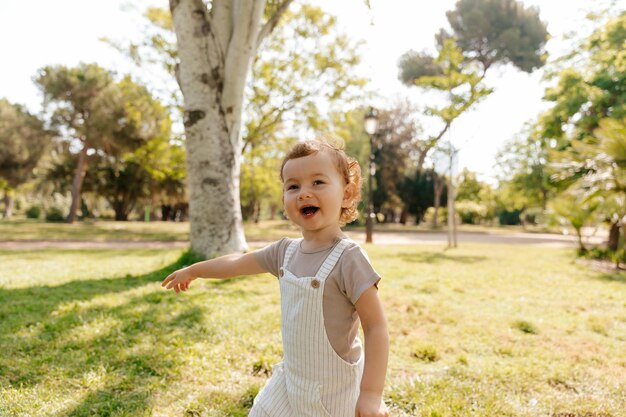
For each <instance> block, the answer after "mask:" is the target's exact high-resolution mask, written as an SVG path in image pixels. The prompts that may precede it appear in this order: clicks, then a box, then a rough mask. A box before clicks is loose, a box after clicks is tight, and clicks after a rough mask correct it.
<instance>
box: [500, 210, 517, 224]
mask: <svg viewBox="0 0 626 417" xmlns="http://www.w3.org/2000/svg"><path fill="white" fill-rule="evenodd" d="M521 212H522V211H521V210H512V211H508V210H500V211H498V221H499V222H500V224H501V225H502V226H513V225H518V224H520V223H521V221H520V217H519V216H520V214H521Z"/></svg>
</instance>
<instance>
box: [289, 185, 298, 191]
mask: <svg viewBox="0 0 626 417" xmlns="http://www.w3.org/2000/svg"><path fill="white" fill-rule="evenodd" d="M297 189H298V186H297V185H295V184H291V185H289V186H287V190H297Z"/></svg>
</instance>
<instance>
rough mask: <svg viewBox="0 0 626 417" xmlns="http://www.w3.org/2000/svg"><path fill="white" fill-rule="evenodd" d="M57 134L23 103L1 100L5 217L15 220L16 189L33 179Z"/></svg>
mask: <svg viewBox="0 0 626 417" xmlns="http://www.w3.org/2000/svg"><path fill="white" fill-rule="evenodd" d="M53 135H54V132H52V131H51V130H48V129H46V127H45V126H44V122H43V121H42V120H41V119H39V118H38V117H37V116H34V115H32V114H30V113H29V112H28V111H27V110H26V109H25V108H24V107H22V106H20V105H19V104H12V103H10V102H9V101H8V100H6V99H0V183H3V186H2V185H0V189H4V192H5V195H4V203H5V206H4V216H5V217H11V216H12V211H13V193H14V191H15V189H16V188H17V187H18V186H20V185H21V184H24V183H25V182H26V181H28V180H30V179H31V178H32V175H33V170H34V169H35V167H36V166H37V164H38V163H39V161H40V159H41V157H42V156H43V155H44V154H45V153H46V152H47V150H49V149H50V145H51V141H52V137H53Z"/></svg>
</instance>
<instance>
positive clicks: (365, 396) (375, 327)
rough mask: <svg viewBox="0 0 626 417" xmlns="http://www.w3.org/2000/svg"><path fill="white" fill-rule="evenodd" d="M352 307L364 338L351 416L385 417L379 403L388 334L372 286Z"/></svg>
mask: <svg viewBox="0 0 626 417" xmlns="http://www.w3.org/2000/svg"><path fill="white" fill-rule="evenodd" d="M355 307H356V311H357V313H359V317H360V319H361V324H362V326H363V334H364V336H365V369H364V370H363V377H362V379H361V392H360V394H359V400H358V401H357V404H356V411H355V416H356V417H387V416H388V415H389V411H388V410H387V406H386V405H385V402H384V401H383V389H384V387H385V377H386V375H387V361H388V358H389V333H388V332H387V319H386V318H385V313H384V311H383V306H382V303H381V302H380V299H379V298H378V290H377V289H376V287H374V286H372V287H371V288H369V289H367V290H366V291H365V292H364V293H363V294H362V295H361V297H360V298H359V299H358V301H357V302H356V305H355Z"/></svg>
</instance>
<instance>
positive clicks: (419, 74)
mask: <svg viewBox="0 0 626 417" xmlns="http://www.w3.org/2000/svg"><path fill="white" fill-rule="evenodd" d="M446 15H447V18H448V22H449V23H450V26H451V28H452V32H447V31H446V30H444V29H441V30H440V32H439V33H438V35H437V36H436V40H437V45H438V55H437V56H436V57H432V56H430V55H429V54H427V53H418V52H415V51H409V52H407V53H406V54H404V55H403V56H402V57H401V58H400V60H399V62H398V66H399V68H400V73H399V78H400V80H401V81H402V82H403V83H405V84H406V85H408V86H418V87H420V88H423V89H426V90H434V91H439V92H441V93H442V94H443V96H444V100H445V104H444V105H442V106H427V107H426V114H430V115H433V116H435V117H437V118H438V119H439V120H440V122H441V123H440V126H441V127H440V128H439V129H438V130H437V131H435V132H433V133H430V134H428V135H427V138H426V139H424V140H423V142H424V144H425V146H424V150H423V155H422V157H421V158H420V161H419V163H418V168H420V169H421V167H422V164H423V161H424V160H425V158H426V154H427V153H428V152H429V151H430V150H431V149H433V148H434V147H435V146H436V145H437V143H438V142H439V141H440V140H441V138H442V137H443V136H444V134H445V133H446V132H447V131H448V129H449V128H450V125H451V124H452V122H453V121H454V120H455V119H457V118H458V117H459V116H460V115H461V114H463V113H464V112H466V111H467V110H468V109H470V108H471V107H472V106H473V105H475V104H476V103H477V102H479V101H480V100H482V99H484V98H485V97H486V96H488V95H489V94H491V92H492V89H490V88H488V87H486V86H485V85H483V83H482V81H483V80H484V78H485V76H486V75H487V71H488V70H489V69H490V68H492V67H493V66H494V65H496V64H507V63H511V64H513V65H514V66H515V67H516V68H518V69H520V70H522V71H525V72H532V71H533V70H534V69H536V68H539V67H541V66H542V65H543V63H544V62H545V59H546V53H545V51H544V47H545V44H546V41H547V38H548V32H547V30H546V25H545V23H543V22H541V20H540V19H539V13H538V10H536V9H534V8H525V7H524V6H523V5H522V4H521V3H520V2H518V1H516V0H460V1H458V2H457V3H456V7H455V9H454V10H451V11H449V12H447V14H446Z"/></svg>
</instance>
